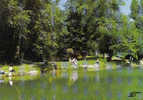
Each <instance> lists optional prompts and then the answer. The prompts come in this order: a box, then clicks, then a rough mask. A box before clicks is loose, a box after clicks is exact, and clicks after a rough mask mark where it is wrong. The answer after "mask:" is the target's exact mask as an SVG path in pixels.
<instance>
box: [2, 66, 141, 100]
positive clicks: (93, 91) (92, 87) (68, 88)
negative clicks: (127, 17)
mask: <svg viewBox="0 0 143 100" xmlns="http://www.w3.org/2000/svg"><path fill="white" fill-rule="evenodd" d="M130 70H133V71H134V72H135V73H137V74H139V73H140V74H139V75H140V77H139V76H138V75H135V74H133V73H130V74H129V73H128V71H130ZM57 72H58V70H53V71H51V72H49V73H47V75H46V74H45V75H44V76H41V77H40V79H37V80H35V81H20V83H18V82H15V83H14V84H15V85H13V83H12V85H10V86H13V87H14V88H13V87H12V88H9V87H7V86H6V85H7V84H6V85H4V84H1V85H2V86H1V87H0V94H1V95H2V96H3V97H5V98H6V99H5V100H11V99H10V96H9V97H7V96H6V95H5V94H6V92H8V94H12V95H14V100H18V99H17V97H18V95H19V94H18V95H17V94H14V92H13V91H15V86H16V87H17V88H18V91H20V92H19V93H20V97H21V98H22V99H21V100H27V99H30V100H74V99H75V100H81V97H83V98H86V99H84V100H92V98H91V97H93V98H94V97H95V99H96V100H113V99H114V100H122V98H124V97H125V100H129V99H128V95H126V94H125V92H128V91H130V90H132V86H133V89H134V88H135V87H137V89H139V88H140V89H141V90H143V86H142V82H143V79H142V72H139V71H138V70H134V69H127V68H125V69H122V71H121V72H120V73H117V74H116V72H117V71H116V70H115V71H114V70H112V72H108V71H99V72H94V71H88V70H84V71H83V70H82V71H79V70H71V71H61V72H58V73H60V74H57ZM121 74H122V75H121ZM132 76H133V77H132ZM43 77H44V78H43ZM55 77H56V78H55ZM50 78H52V79H50ZM49 80H52V81H49ZM10 81H12V78H9V84H11V83H10ZM137 82H138V83H137ZM136 83H137V84H136ZM128 84H129V85H131V86H130V88H129V87H128ZM5 88H6V89H5ZM4 89H5V90H6V92H4V91H5V90H4ZM29 91H30V92H29ZM36 91H38V92H36ZM124 91H125V92H124ZM114 94H115V95H114ZM63 95H64V96H63ZM29 97H30V98H29ZM39 97H41V98H40V99H37V98H39ZM136 98H137V100H142V98H143V97H142V96H141V95H137V97H136ZM95 99H94V100H95ZM131 99H132V98H131Z"/></svg>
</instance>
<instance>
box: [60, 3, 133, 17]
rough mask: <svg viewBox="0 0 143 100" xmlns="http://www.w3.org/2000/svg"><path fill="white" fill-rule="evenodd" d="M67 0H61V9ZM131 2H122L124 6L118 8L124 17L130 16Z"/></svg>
mask: <svg viewBox="0 0 143 100" xmlns="http://www.w3.org/2000/svg"><path fill="white" fill-rule="evenodd" d="M66 1H67V0H61V1H60V7H61V8H62V9H64V7H63V5H64V3H65V2H66ZM131 1H132V0H124V2H125V5H124V6H121V7H120V11H121V13H123V14H125V15H129V14H130V5H131Z"/></svg>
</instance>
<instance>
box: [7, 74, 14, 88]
mask: <svg viewBox="0 0 143 100" xmlns="http://www.w3.org/2000/svg"><path fill="white" fill-rule="evenodd" d="M8 78H9V85H10V86H13V81H12V76H9V77H8Z"/></svg>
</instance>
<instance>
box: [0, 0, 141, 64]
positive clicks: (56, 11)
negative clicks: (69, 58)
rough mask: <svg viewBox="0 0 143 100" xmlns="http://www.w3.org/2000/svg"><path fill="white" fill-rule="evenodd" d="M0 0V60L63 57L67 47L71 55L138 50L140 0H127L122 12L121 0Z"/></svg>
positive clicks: (137, 54) (135, 55)
mask: <svg viewBox="0 0 143 100" xmlns="http://www.w3.org/2000/svg"><path fill="white" fill-rule="evenodd" d="M59 2H60V0H0V6H1V8H0V62H2V63H11V62H14V63H20V62H21V61H22V60H23V59H26V60H30V61H43V60H57V59H60V60H63V58H65V55H67V54H66V50H67V49H68V48H72V49H73V51H74V54H75V55H76V56H79V55H82V54H83V51H84V52H87V53H88V55H93V56H94V55H95V52H96V51H98V52H99V53H100V54H103V55H104V54H108V55H109V60H111V58H112V56H113V55H117V54H118V53H122V55H124V56H127V55H131V56H132V57H133V58H135V59H136V60H139V59H141V58H142V55H143V49H142V46H143V41H142V39H143V35H142V34H143V28H142V25H143V0H132V4H131V14H130V15H129V16H126V15H123V14H122V13H121V12H120V6H121V5H123V4H124V0H67V1H66V3H65V8H64V9H61V7H60V6H59Z"/></svg>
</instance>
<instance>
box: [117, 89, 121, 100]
mask: <svg viewBox="0 0 143 100" xmlns="http://www.w3.org/2000/svg"><path fill="white" fill-rule="evenodd" d="M117 96H118V100H121V97H122V93H121V92H120V91H119V92H118V94H117Z"/></svg>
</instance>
